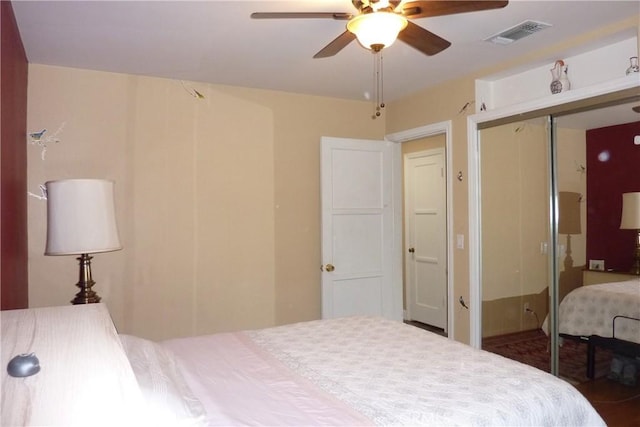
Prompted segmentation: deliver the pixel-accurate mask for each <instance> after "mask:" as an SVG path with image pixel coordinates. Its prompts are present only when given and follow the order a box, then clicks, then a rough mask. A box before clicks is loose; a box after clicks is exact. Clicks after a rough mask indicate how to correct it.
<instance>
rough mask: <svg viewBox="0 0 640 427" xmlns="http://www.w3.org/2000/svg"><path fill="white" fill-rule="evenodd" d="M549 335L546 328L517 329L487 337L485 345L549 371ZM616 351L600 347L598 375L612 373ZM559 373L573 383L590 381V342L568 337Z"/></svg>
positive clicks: (596, 375) (499, 352)
mask: <svg viewBox="0 0 640 427" xmlns="http://www.w3.org/2000/svg"><path fill="white" fill-rule="evenodd" d="M549 344H550V340H549V337H547V335H546V334H545V333H544V332H543V331H542V329H536V330H532V331H525V332H517V333H514V334H507V335H500V336H496V337H488V338H484V339H483V342H482V348H483V349H484V350H487V351H490V352H492V353H496V354H499V355H501V356H504V357H508V358H509V359H513V360H517V361H518V362H522V363H525V364H527V365H530V366H534V367H536V368H538V369H541V370H543V371H546V372H550V371H551V353H550V352H549V348H550V345H549ZM611 358H612V353H611V352H610V351H608V350H603V349H597V351H596V364H595V378H601V377H604V376H606V375H607V374H608V373H609V369H610V365H611ZM559 375H560V377H562V378H565V379H567V380H569V381H571V382H573V383H577V384H579V383H583V382H586V381H589V379H588V378H587V344H585V343H581V342H577V341H573V340H568V339H564V340H563V344H562V346H561V347H560V367H559Z"/></svg>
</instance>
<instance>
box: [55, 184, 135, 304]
mask: <svg viewBox="0 0 640 427" xmlns="http://www.w3.org/2000/svg"><path fill="white" fill-rule="evenodd" d="M45 186H46V188H47V245H46V249H45V253H44V254H45V255H80V256H79V257H78V258H76V259H77V260H78V261H79V263H80V275H79V281H78V283H77V284H76V286H77V287H78V288H80V292H78V293H77V294H76V296H75V298H74V299H73V300H72V301H71V303H72V304H90V303H97V302H100V297H99V296H98V294H96V293H95V292H94V291H93V290H92V289H91V288H92V287H93V285H95V282H94V281H93V279H92V277H91V259H92V257H91V256H89V254H94V253H99V252H110V251H117V250H120V249H122V246H121V245H120V239H119V238H118V229H117V226H116V217H115V208H114V203H113V186H114V184H113V181H109V180H104V179H65V180H59V181H49V182H47V183H45Z"/></svg>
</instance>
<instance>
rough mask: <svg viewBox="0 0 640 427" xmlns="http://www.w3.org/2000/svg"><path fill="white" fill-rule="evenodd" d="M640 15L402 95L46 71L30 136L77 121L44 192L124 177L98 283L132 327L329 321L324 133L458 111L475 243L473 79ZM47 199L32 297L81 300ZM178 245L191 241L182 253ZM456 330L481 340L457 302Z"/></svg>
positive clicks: (363, 133)
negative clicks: (383, 100) (375, 105)
mask: <svg viewBox="0 0 640 427" xmlns="http://www.w3.org/2000/svg"><path fill="white" fill-rule="evenodd" d="M637 22H638V19H637V17H630V18H629V19H628V20H626V21H625V22H622V23H620V24H617V25H612V26H609V27H607V28H604V29H602V30H600V31H597V32H592V33H589V34H585V35H584V36H581V37H579V38H576V39H572V40H565V41H561V42H559V44H557V45H554V46H549V47H548V48H547V49H545V50H544V51H541V52H537V53H535V54H533V55H527V56H525V57H517V58H514V59H513V60H511V61H509V62H508V63H503V64H496V66H495V67H492V68H490V69H486V70H482V71H480V72H478V73H476V74H474V75H469V76H467V77H465V78H462V79H457V80H453V81H449V82H446V83H443V84H441V85H438V86H436V87H432V88H429V89H425V90H422V91H418V92H416V93H415V94H413V95H411V96H409V97H407V98H405V99H402V100H396V101H394V102H390V103H388V106H387V108H386V112H385V121H382V120H376V121H372V120H371V119H370V108H371V107H370V104H369V103H366V102H356V101H346V100H337V99H329V98H321V97H311V96H302V95H295V94H286V93H279V92H271V91H260V90H252V89H244V88H233V87H225V86H217V85H206V84H199V83H197V84H196V83H193V84H192V85H193V86H194V87H196V88H197V90H198V91H199V92H201V93H203V94H204V95H205V99H204V100H199V99H196V98H195V97H193V96H191V95H190V94H189V93H188V92H187V91H186V90H185V89H184V88H183V87H182V85H181V84H180V82H178V81H174V80H164V79H156V78H150V77H139V76H130V75H122V74H112V73H102V72H93V71H87V70H76V69H69V68H60V67H49V66H41V65H34V64H31V65H30V68H29V100H28V102H29V106H28V130H29V131H35V130H40V129H42V128H47V129H49V131H50V132H52V131H54V130H55V129H57V128H58V126H60V124H61V123H65V127H64V130H63V132H62V133H61V134H60V135H59V137H60V139H61V141H60V142H59V143H57V144H51V145H50V146H49V150H48V151H47V155H46V159H45V160H44V161H42V160H41V159H40V150H39V147H37V146H29V148H28V149H29V153H28V155H29V165H28V179H29V189H30V191H32V192H35V193H37V192H38V189H37V186H38V184H40V183H43V182H44V181H46V180H50V179H59V178H70V177H78V176H86V177H104V178H110V179H114V180H115V181H116V202H117V215H118V221H119V227H120V233H121V238H122V241H123V244H124V247H125V248H124V249H123V250H122V251H119V252H113V253H107V254H99V255H96V257H95V259H94V266H93V273H94V278H95V280H96V281H97V283H98V284H97V286H96V290H97V291H98V293H99V294H100V295H101V296H102V297H103V298H104V300H105V301H106V302H107V304H108V305H109V308H110V310H111V312H112V315H113V317H114V320H115V322H116V324H117V326H118V327H119V328H120V330H121V331H123V332H129V333H136V334H138V335H142V336H147V337H150V338H154V339H159V338H164V337H169V336H179V335H191V334H197V333H207V332H215V331H222V330H230V329H239V328H244V327H254V326H269V325H271V324H280V323H288V322H292V321H298V320H307V319H312V318H317V317H319V315H320V276H319V268H318V267H319V264H320V261H321V260H320V212H319V200H320V196H319V140H320V137H321V136H323V135H326V136H342V137H356V138H372V139H376V138H377V139H380V138H382V137H383V135H385V134H391V133H395V132H400V131H404V130H407V129H412V128H415V127H420V126H424V125H427V124H433V123H437V122H441V121H444V120H452V140H453V149H452V152H451V153H447V155H450V156H451V158H452V163H453V175H454V176H455V175H456V174H457V173H458V171H461V172H462V174H463V181H458V180H455V182H454V183H453V188H452V192H453V194H452V197H453V233H454V234H462V235H464V236H468V217H467V212H468V201H467V197H468V195H467V185H468V183H467V152H466V150H467V134H466V115H467V114H468V113H469V112H472V111H473V108H474V106H473V105H471V106H470V108H469V110H468V111H466V112H460V110H461V108H462V107H463V106H464V105H465V104H467V103H468V102H471V101H472V100H473V99H474V96H475V91H474V81H475V79H476V78H478V77H483V76H486V75H489V74H492V73H496V72H499V71H503V70H507V69H510V68H514V67H520V66H523V65H526V64H528V63H532V62H537V63H540V62H541V61H542V62H553V59H555V56H556V55H555V52H557V51H559V50H560V49H566V48H567V47H570V46H575V45H580V44H584V43H587V42H590V41H593V40H596V39H598V38H600V37H603V36H606V35H608V34H613V33H615V32H617V31H620V30H621V29H624V28H636V29H637V27H638V24H637ZM45 230H46V208H45V204H44V202H42V201H40V200H36V199H35V198H29V275H30V304H31V306H34V307H36V306H45V305H59V304H67V303H68V301H69V300H70V299H71V298H72V296H73V294H74V293H75V289H74V288H73V286H72V284H73V283H75V282H76V281H77V265H76V261H75V260H74V259H72V257H44V256H43V255H42V252H43V249H44V244H45V241H44V240H45ZM176 248H177V250H176ZM453 263H454V272H453V273H454V295H455V297H456V299H457V298H458V296H463V297H464V298H465V300H467V301H469V284H468V283H469V269H468V252H467V248H466V245H465V248H464V249H456V250H455V251H454V260H453ZM453 315H454V322H455V330H454V331H453V334H452V335H453V336H454V337H455V339H457V340H459V341H463V342H468V341H469V316H468V311H467V310H464V309H462V308H461V307H459V306H457V305H456V309H455V310H454V313H453Z"/></svg>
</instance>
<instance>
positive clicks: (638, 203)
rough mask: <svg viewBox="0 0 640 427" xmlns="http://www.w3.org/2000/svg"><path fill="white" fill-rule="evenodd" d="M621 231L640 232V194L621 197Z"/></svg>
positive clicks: (627, 194)
mask: <svg viewBox="0 0 640 427" xmlns="http://www.w3.org/2000/svg"><path fill="white" fill-rule="evenodd" d="M620 228H621V229H625V230H626V229H631V230H640V192H635V193H624V194H623V195H622V218H621V220H620Z"/></svg>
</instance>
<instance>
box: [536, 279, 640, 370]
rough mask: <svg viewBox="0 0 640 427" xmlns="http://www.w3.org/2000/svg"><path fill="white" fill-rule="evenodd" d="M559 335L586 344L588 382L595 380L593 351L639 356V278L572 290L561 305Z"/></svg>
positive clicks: (544, 327) (546, 322)
mask: <svg viewBox="0 0 640 427" xmlns="http://www.w3.org/2000/svg"><path fill="white" fill-rule="evenodd" d="M547 324H548V320H545V325H544V326H543V329H544V330H545V331H547V330H548V326H547ZM558 331H559V334H560V336H561V337H563V338H567V339H574V340H579V341H582V342H585V343H586V344H587V346H588V351H587V377H588V378H593V376H594V363H595V352H596V348H599V347H601V348H608V349H611V350H613V351H614V353H616V354H622V355H625V356H630V357H636V356H640V277H638V278H634V279H631V280H626V281H622V282H610V283H601V284H597V285H590V286H581V287H579V288H576V289H574V290H573V291H571V292H570V293H569V294H568V295H567V296H566V297H565V298H564V299H563V300H562V302H561V303H560V307H559V310H558Z"/></svg>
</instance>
